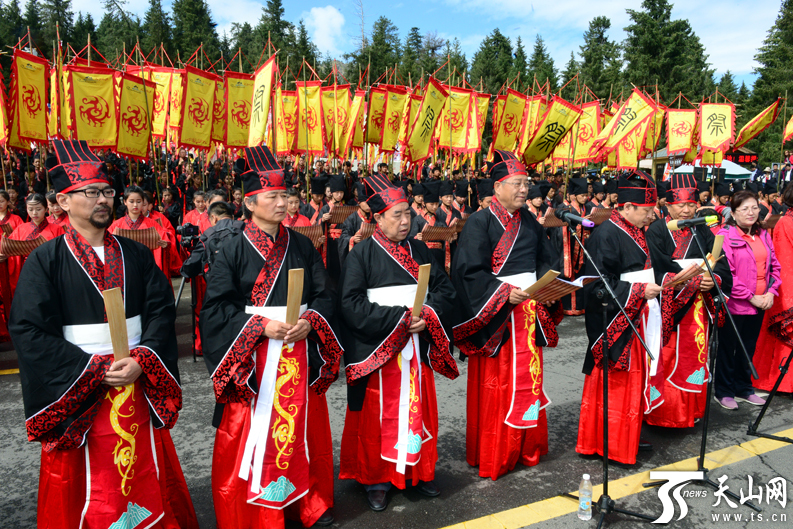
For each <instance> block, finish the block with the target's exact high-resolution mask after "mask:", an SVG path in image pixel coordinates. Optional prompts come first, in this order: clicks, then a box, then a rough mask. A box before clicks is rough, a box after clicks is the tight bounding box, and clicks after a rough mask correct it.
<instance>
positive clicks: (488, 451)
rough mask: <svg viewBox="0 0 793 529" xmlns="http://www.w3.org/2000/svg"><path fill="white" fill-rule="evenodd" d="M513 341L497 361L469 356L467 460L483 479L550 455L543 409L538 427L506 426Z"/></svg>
mask: <svg viewBox="0 0 793 529" xmlns="http://www.w3.org/2000/svg"><path fill="white" fill-rule="evenodd" d="M512 357H513V355H512V340H508V341H507V343H506V344H504V345H503V346H502V347H501V350H500V351H499V353H498V356H496V357H495V358H490V357H484V356H475V355H474V356H469V357H468V397H467V405H466V417H467V424H466V432H465V458H466V460H467V461H468V464H469V465H471V466H478V467H479V475H480V476H481V477H483V478H491V479H493V480H496V479H498V477H499V476H502V475H504V474H506V473H507V472H509V471H510V470H512V469H513V468H515V465H516V464H517V463H518V461H520V462H521V463H523V464H524V465H526V466H534V465H536V464H537V463H539V462H540V456H544V455H545V454H547V453H548V419H547V417H546V414H545V410H544V409H543V410H540V413H539V416H538V425H537V427H536V428H526V429H519V428H512V427H511V426H507V425H506V424H505V423H504V420H505V419H506V417H507V413H508V412H509V408H510V404H511V403H512Z"/></svg>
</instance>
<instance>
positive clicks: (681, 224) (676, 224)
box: [666, 215, 719, 231]
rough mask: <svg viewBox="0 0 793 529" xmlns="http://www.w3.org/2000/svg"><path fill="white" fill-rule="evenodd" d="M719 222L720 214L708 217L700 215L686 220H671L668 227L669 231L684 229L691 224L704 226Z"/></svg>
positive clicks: (667, 224)
mask: <svg viewBox="0 0 793 529" xmlns="http://www.w3.org/2000/svg"><path fill="white" fill-rule="evenodd" d="M717 222H719V217H718V215H709V216H707V217H699V218H696V219H686V220H670V221H669V222H667V223H666V227H667V228H669V231H677V230H682V229H684V228H690V227H691V226H702V225H703V224H716V223H717Z"/></svg>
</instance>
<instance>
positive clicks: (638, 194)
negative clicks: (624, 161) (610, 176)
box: [617, 171, 658, 207]
mask: <svg viewBox="0 0 793 529" xmlns="http://www.w3.org/2000/svg"><path fill="white" fill-rule="evenodd" d="M618 189H619V190H618V191H617V193H618V194H619V198H618V199H617V204H618V205H620V206H622V205H624V204H626V203H627V202H630V203H631V204H633V205H634V206H639V207H655V205H656V204H657V203H658V191H657V190H656V188H655V182H653V180H652V178H651V177H650V176H649V175H648V174H647V173H645V172H644V171H634V172H633V173H631V174H629V175H626V176H620V177H619V188H618Z"/></svg>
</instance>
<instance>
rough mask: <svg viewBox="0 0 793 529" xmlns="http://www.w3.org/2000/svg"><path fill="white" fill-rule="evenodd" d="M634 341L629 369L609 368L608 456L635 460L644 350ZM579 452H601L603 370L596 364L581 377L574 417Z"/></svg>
mask: <svg viewBox="0 0 793 529" xmlns="http://www.w3.org/2000/svg"><path fill="white" fill-rule="evenodd" d="M641 347H642V346H641V344H640V343H639V341H638V340H634V341H633V346H632V347H631V353H630V354H631V358H630V369H629V370H628V371H616V370H613V369H612V370H610V371H609V395H608V397H609V407H608V410H609V419H608V421H609V455H608V457H609V459H613V460H614V461H619V462H620V463H624V464H626V465H633V464H635V463H636V454H637V453H638V451H639V435H640V433H641V430H642V416H643V414H644V409H645V406H644V397H643V392H644V369H645V360H644V356H645V353H644V350H643V349H642V348H641ZM575 450H576V452H578V453H579V454H585V455H592V454H599V455H601V456H602V455H603V370H602V369H601V367H600V365H599V364H598V365H597V366H595V368H594V369H592V373H591V374H589V375H587V376H586V378H585V379H584V391H583V395H582V398H581V415H580V417H579V420H578V443H577V444H576V447H575Z"/></svg>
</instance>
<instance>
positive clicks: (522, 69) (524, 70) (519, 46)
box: [509, 37, 534, 91]
mask: <svg viewBox="0 0 793 529" xmlns="http://www.w3.org/2000/svg"><path fill="white" fill-rule="evenodd" d="M528 71H529V58H528V57H527V56H526V48H524V47H523V40H522V39H521V38H520V37H518V40H517V41H515V54H514V56H513V59H512V70H510V73H509V76H510V77H511V78H512V79H516V78H517V77H518V76H519V75H520V80H519V82H518V84H517V85H516V86H515V89H516V90H520V91H522V90H523V87H524V86H526V87H530V88H532V89H534V87H533V86H531V84H532V83H533V82H534V78H533V77H532V78H529V77H528Z"/></svg>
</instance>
